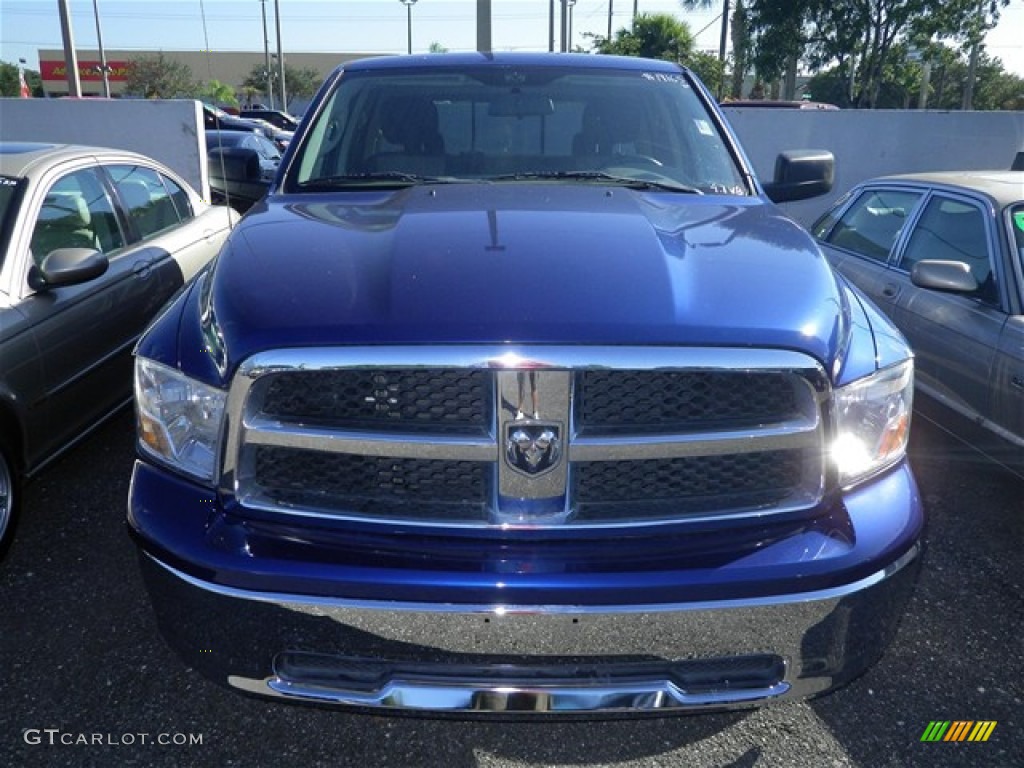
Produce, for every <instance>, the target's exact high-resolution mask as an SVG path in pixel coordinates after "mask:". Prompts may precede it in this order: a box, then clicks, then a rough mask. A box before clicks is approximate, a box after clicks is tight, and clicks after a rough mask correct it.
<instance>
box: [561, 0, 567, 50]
mask: <svg viewBox="0 0 1024 768" xmlns="http://www.w3.org/2000/svg"><path fill="white" fill-rule="evenodd" d="M560 2H561V4H562V44H561V45H560V46H559V47H558V50H559V51H560V52H561V53H565V52H566V50H567V49H566V47H565V46H566V31H567V30H566V25H567V24H568V23H569V5H568V2H567V0H560Z"/></svg>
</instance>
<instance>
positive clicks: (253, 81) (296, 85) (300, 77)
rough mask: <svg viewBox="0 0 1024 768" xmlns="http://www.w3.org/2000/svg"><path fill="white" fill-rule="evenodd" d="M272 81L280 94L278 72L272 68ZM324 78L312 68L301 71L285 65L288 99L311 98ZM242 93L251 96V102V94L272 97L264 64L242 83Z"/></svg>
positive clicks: (275, 90)
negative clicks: (268, 89) (268, 90)
mask: <svg viewBox="0 0 1024 768" xmlns="http://www.w3.org/2000/svg"><path fill="white" fill-rule="evenodd" d="M270 70H271V71H270V79H271V83H272V84H273V85H272V87H273V88H274V92H275V94H277V93H280V88H279V86H278V84H277V83H278V78H279V77H280V75H279V74H278V70H277V68H276V67H274V66H271V68H270ZM322 81H323V78H322V77H320V73H319V72H317V71H316V70H315V69H313V68H312V67H303V68H301V69H299V68H297V67H291V66H288V65H287V64H285V65H284V83H285V89H286V90H287V92H288V98H289V99H293V98H309V97H310V96H312V95H313V94H314V93H316V89H317V88H319V87H320V83H321V82H322ZM242 91H243V92H244V93H246V94H249V95H250V96H249V97H250V100H251V94H254V93H262V94H265V95H266V96H268V97H269V96H270V94H269V93H267V70H266V69H265V68H264V67H263V65H262V64H257V65H256V66H255V67H253V68H252V69H251V70H249V74H248V75H247V76H246V78H245V80H243V81H242Z"/></svg>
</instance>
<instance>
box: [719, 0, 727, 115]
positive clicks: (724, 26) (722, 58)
mask: <svg viewBox="0 0 1024 768" xmlns="http://www.w3.org/2000/svg"><path fill="white" fill-rule="evenodd" d="M728 39H729V0H722V37H721V39H720V40H719V41H718V60H719V61H720V62H722V63H723V64H724V63H725V44H726V42H727V41H728ZM718 95H719V97H721V95H722V94H718Z"/></svg>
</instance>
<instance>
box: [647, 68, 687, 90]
mask: <svg viewBox="0 0 1024 768" xmlns="http://www.w3.org/2000/svg"><path fill="white" fill-rule="evenodd" d="M640 77H642V78H643V79H644V80H650V81H652V82H655V83H681V84H682V85H685V86H686V87H687V88H689V87H690V86H689V83H687V82H686V78H684V77H683V76H682V75H674V74H672V73H671V72H644V73H643V74H642V75H640Z"/></svg>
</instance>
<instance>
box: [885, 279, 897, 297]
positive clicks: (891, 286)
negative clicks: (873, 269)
mask: <svg viewBox="0 0 1024 768" xmlns="http://www.w3.org/2000/svg"><path fill="white" fill-rule="evenodd" d="M882 295H883V296H885V298H887V299H895V298H896V297H897V296H899V295H900V287H899V286H898V285H896V283H886V285H885V287H884V288H882Z"/></svg>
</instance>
